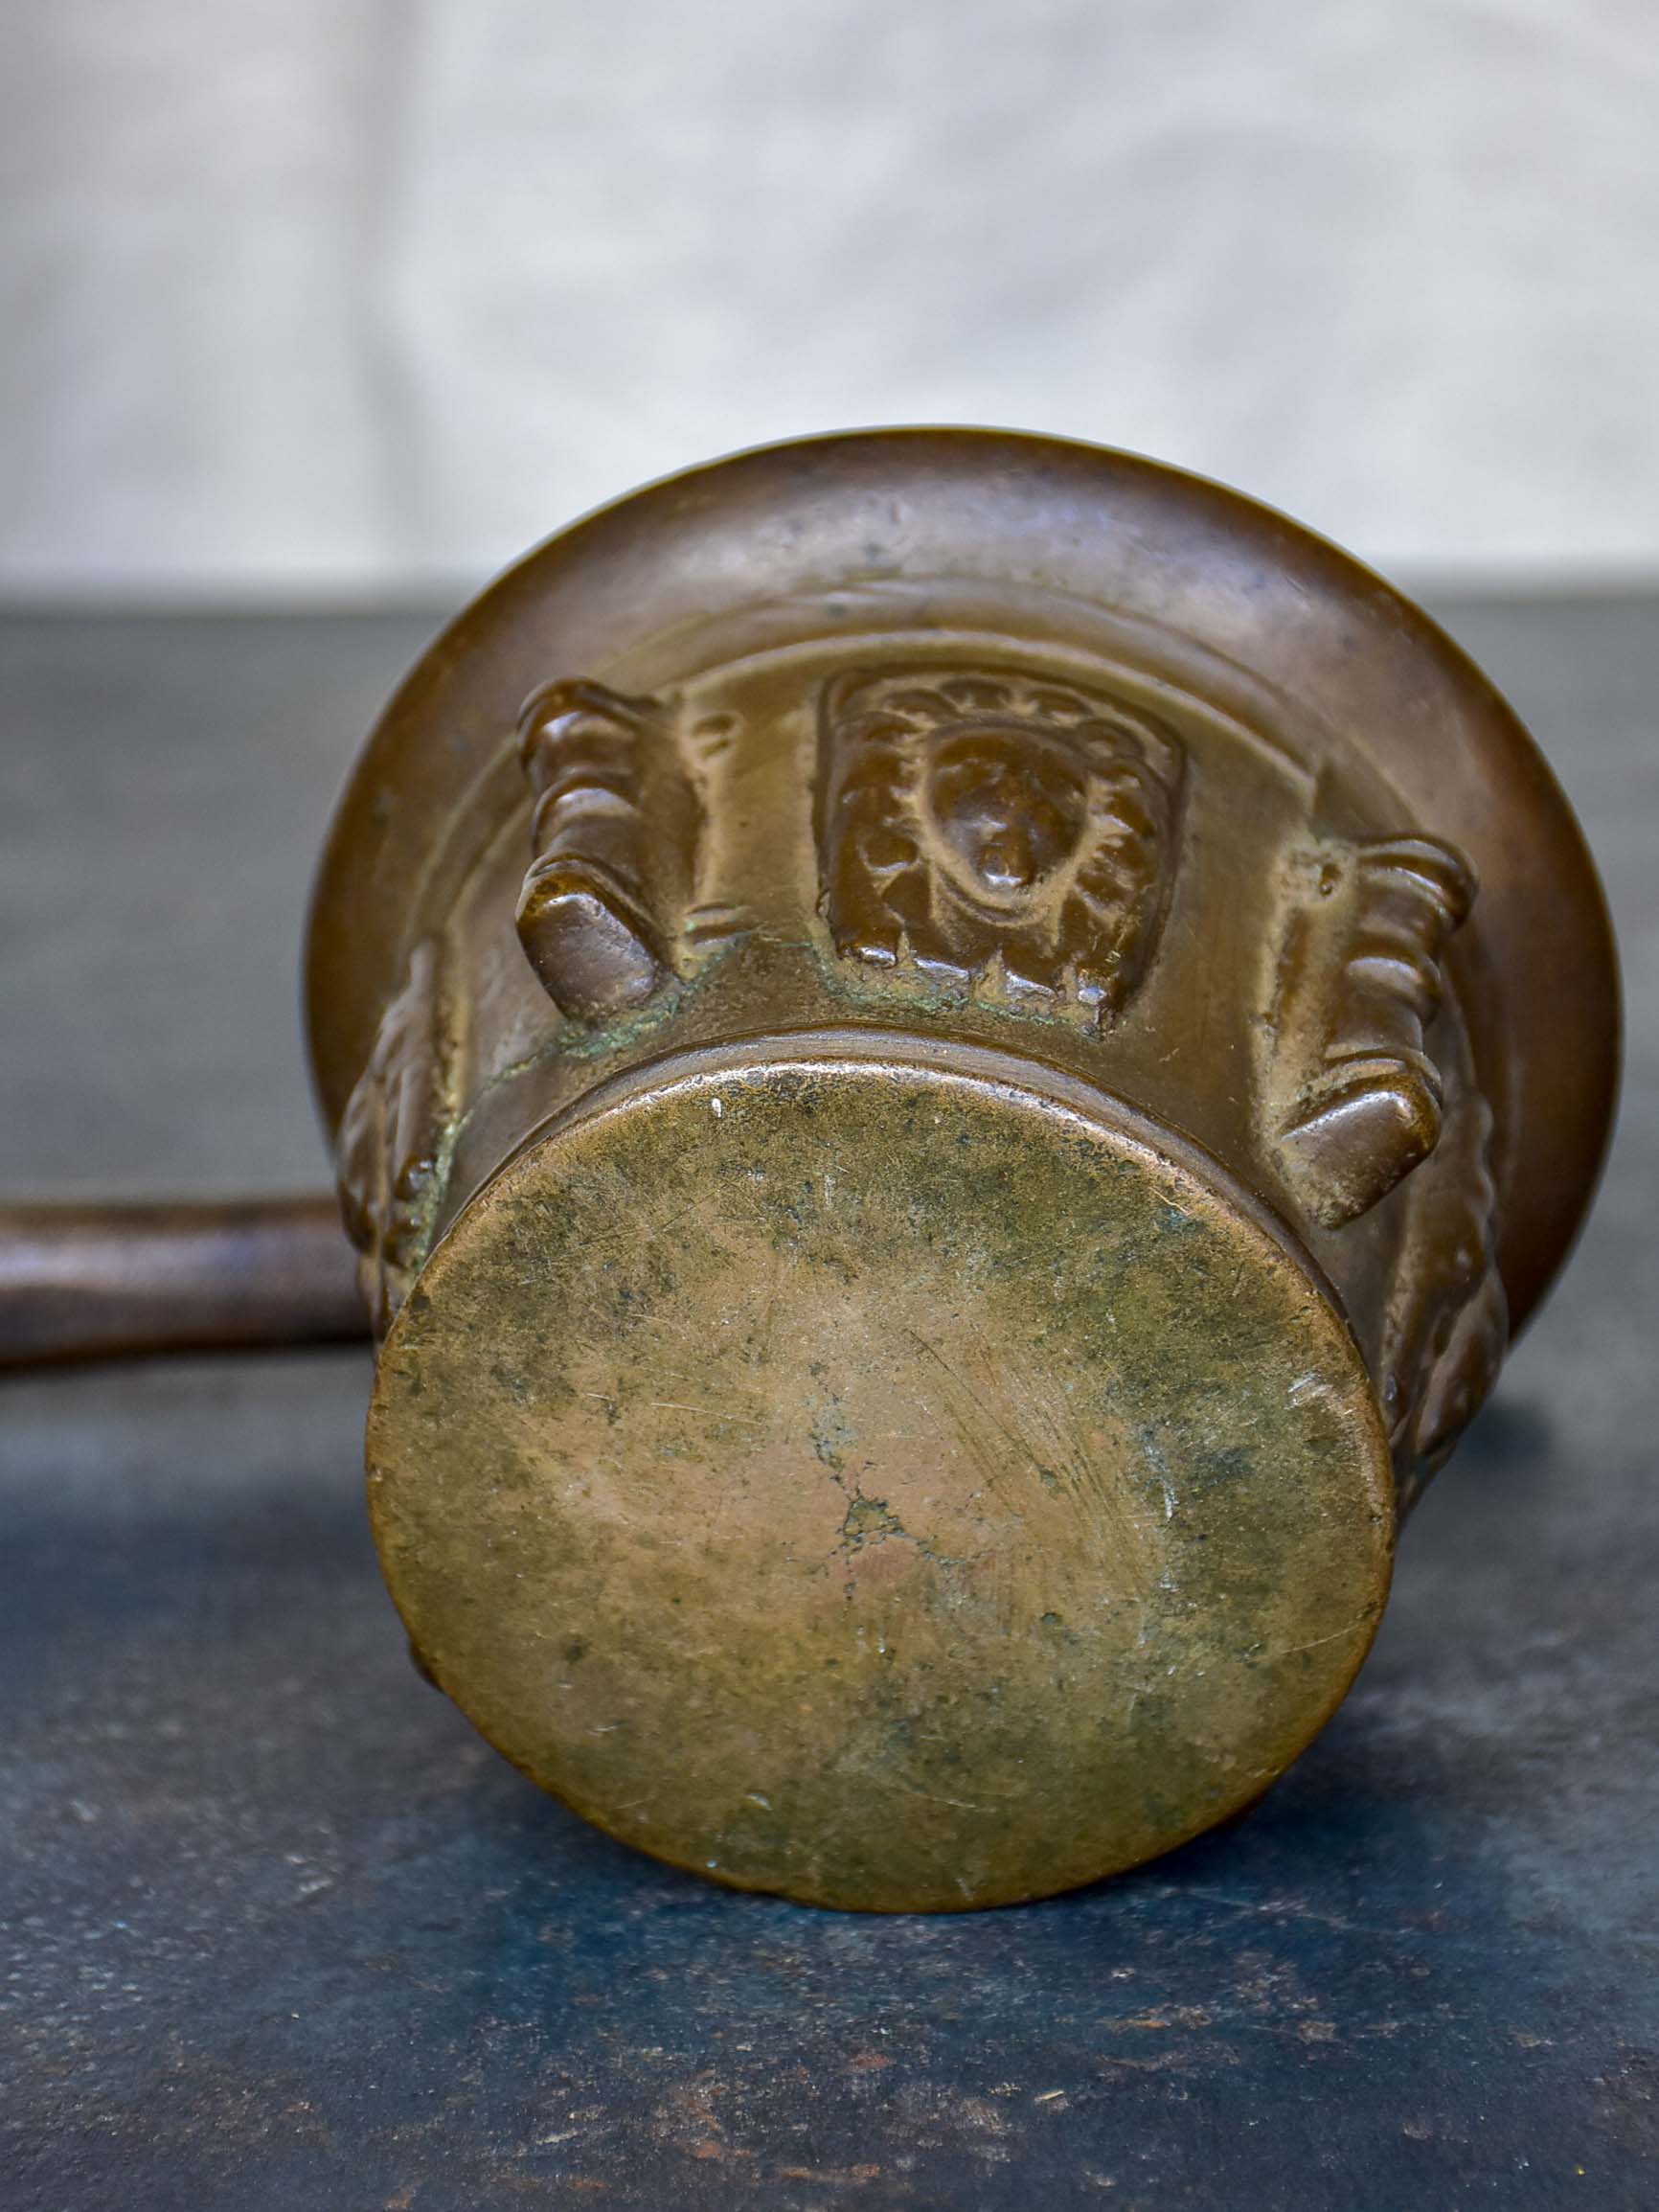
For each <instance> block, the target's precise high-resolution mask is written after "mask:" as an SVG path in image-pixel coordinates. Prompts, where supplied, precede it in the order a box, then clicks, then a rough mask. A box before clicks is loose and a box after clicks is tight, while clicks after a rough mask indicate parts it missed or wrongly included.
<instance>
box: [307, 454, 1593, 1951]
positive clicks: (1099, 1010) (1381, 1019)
mask: <svg viewBox="0 0 1659 2212" xmlns="http://www.w3.org/2000/svg"><path fill="white" fill-rule="evenodd" d="M308 996H309V1020H310V1031H311V1043H312V1054H313V1060H314V1066H315V1072H316V1080H317V1085H318V1089H319V1093H320V1096H321V1100H322V1104H323V1108H324V1111H325V1114H326V1116H327V1119H328V1122H329V1126H330V1130H331V1131H333V1132H334V1134H335V1137H336V1141H337V1145H338V1159H339V1168H340V1177H341V1189H342V1194H343V1197H344V1203H345V1208H346V1215H347V1220H348V1223H349V1226H350V1228H351V1231H352V1237H353V1240H354V1241H355V1243H356V1244H357V1246H358V1248H359V1251H360V1254H361V1266H362V1275H363V1280H364V1283H365V1286H366V1288H367V1290H368V1293H369V1296H370V1300H371V1303H372V1306H373V1309H374V1311H375V1317H376V1323H377V1327H378V1329H379V1330H380V1331H381V1332H382V1334H383V1342H382V1345H381V1349H380V1353H379V1361H378V1369H377V1377H376V1381H375V1392H374V1401H373V1406H372V1410H371V1413H370V1418H369V1432H368V1464H369V1487H370V1499H371V1506H372V1512H373V1518H374V1526H375V1537H376V1540H377V1542H378V1545H379V1548H380V1555H381V1559H382V1562H383V1564H384V1567H385V1572H386V1577H387V1581H388V1583H389V1585H390V1587H391V1590H392V1594H393V1597H394V1598H395V1600H396V1602H397V1604H398V1608H399V1610H400V1612H401V1613H402V1616H403V1619H404V1621H405V1622H406V1624H407V1626H408V1629H409V1633H410V1636H411V1638H412V1640H413V1644H414V1648H415V1651H416V1653H417V1655H418V1657H419V1659H420V1664H421V1665H422V1666H423V1667H424V1668H425V1669H426V1670H427V1671H428V1672H429V1673H430V1674H431V1676H433V1678H434V1679H435V1680H436V1681H437V1682H438V1683H439V1684H440V1685H441V1686H442V1687H443V1689H444V1690H445V1691H447V1692H448V1694H449V1695H450V1696H451V1697H452V1698H453V1699H455V1700H456V1702H457V1703H458V1704H459V1705H460V1706H461V1707H462V1709H463V1711H464V1712H466V1715H467V1716H468V1717H469V1719H470V1720H471V1721H472V1722H474V1723H475V1724H476V1726H477V1727H478V1728H479V1729H480V1730H481V1731H482V1732H483V1733H484V1735H485V1736H487V1737H488V1738H489V1741H490V1742H491V1743H492V1744H494V1745H496V1746H497V1747H498V1748H499V1749H500V1750H502V1751H503V1752H505V1753H506V1755H507V1756H508V1757H509V1758H510V1759H511V1760H512V1761H513V1762H514V1763H515V1764H516V1765H517V1766H519V1767H521V1768H523V1770H524V1771H525V1772H526V1773H527V1774H529V1775H531V1776H532V1777H533V1778H534V1780H535V1781H536V1782H538V1783H540V1784H541V1785H542V1786H543V1787H545V1788H546V1789H549V1790H553V1791H554V1792H556V1793H557V1795H558V1796H559V1797H561V1798H563V1799H564V1800H565V1801H566V1802H567V1803H569V1804H570V1805H572V1806H574V1807H576V1808H577V1809H578V1810H579V1811H580V1812H581V1813H585V1814H586V1815H587V1816H588V1817H589V1818H590V1819H593V1820H595V1821H597V1822H598V1823H600V1824H601V1825H602V1827H604V1828H605V1829H607V1830H609V1831H610V1833H612V1834H613V1835H615V1836H620V1837H622V1838H624V1839H625V1840H626V1841H627V1842H630V1843H633V1844H636V1845H638V1846H639V1847H640V1848H642V1849H644V1850H646V1851H648V1852H651V1853H654V1854H655V1855H657V1856H658V1857H659V1858H662V1859H668V1860H670V1861H672V1862H674V1863H676V1864H678V1865H681V1866H686V1867H691V1868H694V1869H696V1870H697V1871H699V1872H702V1873H706V1874H709V1875H711V1876H713V1877H714V1878H716V1880H718V1881H725V1882H730V1883H734V1884H736V1885H738V1886H739V1887H743V1888H754V1889H762V1890H772V1891H778V1892H781V1893H783V1894H784V1895H786V1896H789V1897H793V1898H797V1899H801V1900H805V1901H807V1902H811V1903H814V1904H829V1905H842V1906H861V1907H871V1908H878V1909H887V1910H912V1909H960V1908H964V1907H968V1906H977V1905H987V1904H1001V1903H1007V1902H1010V1901H1013V1900H1018V1899H1026V1898H1033V1897H1039V1896H1043V1895H1045V1894H1048V1893H1051V1892H1054V1891H1057V1890H1061V1889H1065V1888H1067V1887H1070V1886H1072V1885H1074V1884H1077V1883H1080V1882H1085V1881H1090V1880H1092V1879H1094V1878H1096V1877H1098V1876H1102V1875H1105V1874H1110V1873H1112V1872H1114V1871H1115V1870H1118V1869H1121V1868H1124V1867H1127V1866H1131V1865H1133V1864H1135V1863H1137V1862H1138V1861H1140V1860H1143V1859H1148V1858H1149V1857H1151V1856H1152V1855H1154V1854H1155V1853H1158V1852H1161V1851H1165V1850H1168V1849H1169V1848H1170V1847H1171V1846H1172V1845H1174V1844H1177V1843H1179V1842H1181V1841H1182V1840H1184V1839H1185V1838H1187V1837H1190V1836H1194V1835H1196V1834H1197V1833H1198V1832H1199V1831H1201V1830H1203V1829H1205V1828H1207V1827H1209V1826H1210V1825H1212V1824H1213V1823H1214V1822H1216V1821H1218V1820H1221V1819H1224V1818H1225V1817H1227V1816H1228V1815H1229V1814H1231V1813H1236V1812H1238V1811H1239V1810H1240V1809H1242V1808H1243V1807H1245V1806H1247V1805H1248V1804H1250V1803H1251V1801H1252V1800H1254V1799H1255V1798H1256V1797H1258V1796H1259V1795H1260V1794H1261V1792H1262V1791H1263V1790H1265V1789H1266V1788H1267V1787H1268V1786H1269V1785H1270V1784H1271V1783H1272V1782H1273V1780H1274V1779H1275V1777H1276V1776H1277V1775H1279V1774H1280V1773H1281V1772H1282V1771H1283V1770H1284V1767H1286V1766H1287V1765H1288V1764H1289V1763H1290V1762H1291V1761H1292V1760H1293V1759H1295V1758H1296V1756H1297V1755H1298V1753H1299V1752H1301V1751H1302V1750H1303V1749H1304V1747H1305V1746H1306V1745H1307V1744H1308V1742H1309V1741H1310V1740H1311V1738H1312V1737H1313V1735H1314V1734H1315V1733H1316V1732H1317V1730H1318V1729H1319V1728H1320V1726H1321V1725H1322V1724H1323V1723H1324V1722H1325V1721H1326V1720H1327V1719H1328V1718H1329V1715H1330V1713H1331V1712H1332V1710H1333V1709H1334V1707H1335V1706H1336V1704H1337V1703H1338V1701H1339V1700H1340V1699H1341V1698H1342V1696H1343V1694H1344V1692H1345V1691H1346V1689H1347V1688H1348V1686H1349V1684H1350V1682H1351V1681H1352V1678H1353V1676H1354V1673H1355V1671H1356V1669H1357V1668H1358V1667H1359V1665H1360V1662H1361V1661H1362V1659H1363V1658H1364V1656H1365V1653H1366V1651H1367V1648H1368V1647H1369V1645H1370V1643H1371V1640H1372V1637H1373V1635H1374V1634H1375V1630H1376V1626H1377V1623H1378V1621H1379V1619H1380V1617H1381V1613H1382V1608H1383V1604H1384V1601H1385V1598H1386V1595H1387V1591H1388V1584H1389V1575H1390V1569H1391V1565H1392V1562H1393V1556H1394V1546H1395V1538H1396V1532H1397V1529H1398V1523H1399V1520H1400V1517H1401V1516H1402V1515H1403V1514H1404V1513H1405V1512H1406V1511H1407V1510H1408V1509H1409V1507H1410V1505H1411V1503H1412V1500H1413V1499H1414V1497H1415V1496H1416V1495H1417V1494H1418V1492H1419V1491H1420V1487H1421V1485H1422V1483H1423V1482H1424V1481H1425V1480H1426V1478H1427V1477H1428V1475H1429V1474H1430V1473H1431V1472H1432V1471H1434V1470H1435V1469H1436V1468H1437V1467H1438V1466H1439V1465H1440V1463H1441V1462H1442V1460H1443V1458H1444V1457H1445V1455H1446V1453H1447V1452H1448V1450H1449V1449H1450V1448H1451V1446H1452V1444H1453V1443H1454V1441H1455V1439H1456V1437H1457V1435H1458V1433H1459V1431H1460V1430H1461V1429H1462V1428H1463V1426H1464V1425H1465V1424H1466V1422H1467V1421H1468V1419H1469V1417H1470V1415H1471V1414H1472V1413H1473V1412H1474V1410H1475V1409H1476V1407H1477V1406H1478V1405H1479V1404H1480V1403H1481V1402H1482V1400H1483V1399H1484V1398H1485V1396H1486V1395H1487V1393H1488V1391H1489V1389H1490V1387H1491V1384H1492V1382H1493V1380H1494V1378H1495V1377H1496V1374H1497V1371H1498V1367H1499V1364H1500V1362H1501V1360H1502V1358H1503V1356H1504V1351H1505V1346H1506V1343H1507V1341H1508V1338H1509V1336H1510V1334H1511V1333H1512V1332H1513V1331H1514V1330H1515V1329H1516V1328H1517V1327H1519V1325H1520V1324H1521V1323H1522V1322H1524V1320H1525V1319H1526V1317H1527V1315H1528V1314H1529V1312H1530V1311H1532V1309H1533V1307H1534V1304H1535V1303H1536V1301H1537V1299H1538V1297H1539V1295H1540V1293H1541V1292H1542V1290H1543V1289H1544V1288H1545V1286H1546V1285H1547V1284H1548V1282H1549V1281H1550V1279H1551V1277H1552V1276H1553V1275H1554V1273H1555V1271H1556V1269H1557V1266H1558V1265H1559V1263H1560V1261H1561V1259H1562V1257H1563V1255H1564V1253H1565V1251H1566V1249H1567V1246H1568V1244H1569V1243H1570V1242H1571V1239H1572V1237H1573V1235H1574V1233H1575V1230H1576V1228H1577V1225H1578V1223H1579V1220H1580V1217H1581V1215H1582V1213H1583V1210H1584V1207H1585V1205H1586V1203H1587V1200H1588V1197H1589V1194H1590V1191H1591V1188H1592V1185H1593V1183H1594V1180H1595V1177H1596V1174H1597V1169H1598V1166H1599V1163H1600V1160H1601V1157H1602V1149H1603V1145H1604V1142H1605V1138H1606V1133H1607V1128H1608V1122H1609V1116H1610V1111H1611V1106H1612V1100H1613V1093H1614V1085H1615V1070H1616V1031H1617V1002H1616V983H1615V974H1614V961H1613V951H1612V945H1611V939H1610V934H1609V928H1608V923H1607V919H1606V914H1605V910H1604V907H1603V904H1602V897H1601V893H1600V890H1599V887H1598V885H1597V881H1596V878H1595V875H1594V871H1593V869H1592V867H1591V864H1590V861H1589V859H1588V857H1587V855H1586V854H1585V851H1584V847H1583V844H1582V841H1581V839H1580V836H1579V831H1578V828H1577V826H1576V824H1575V823H1574V821H1573V818H1572V816H1571V814H1570V812H1569V810H1568V809H1567V806H1566V803H1565V801H1564V800H1563V798H1562V797H1561V794H1560V792H1559V790H1558V789H1557V786H1556V784H1555V783H1554V781H1553V780H1552V778H1551V776H1550V773H1549V771H1548V769H1547V768H1546V767H1545V765H1544V764H1543V762H1542V760H1541V759H1540V757H1539V755H1538V754H1537V752H1536V751H1535V750H1534V746H1533V744H1532V742H1531V741H1530V740H1529V738H1528V737H1527V735H1526V733H1525V731H1524V730H1523V729H1522V728H1521V726H1520V724H1519V723H1518V722H1517V721H1516V719H1515V718H1514V716H1513V715H1512V714H1511V711H1510V710H1509V708H1508V707H1507V706H1506V705H1505V704H1504V702H1503V700H1502V699H1500V698H1499V697H1498V696H1497V695H1496V694H1495V693H1494V692H1493V690H1492V689H1491V687H1490V686H1489V684H1488V683H1487V682H1486V681H1485V680H1484V678H1483V677H1482V676H1481V675H1480V674H1479V673H1478V672H1477V671H1476V670H1475V669H1474V668H1473V667H1472V666H1471V665H1470V663H1469V662H1468V661H1467V660H1466V658H1465V657H1464V656H1463V654H1462V653H1461V652H1459V651H1458V650H1457V649H1456V648H1455V647H1454V646H1453V645H1452V644H1451V643H1450V642H1449V641H1448V640H1447V639H1446V638H1445V637H1444V636H1443V634H1442V633H1441V632H1440V631H1439V630H1438V629H1437V628H1436V627H1435V626H1434V625H1433V624H1432V623H1431V622H1430V621H1429V620H1428V619H1427V618H1426V617H1425V616H1424V615H1422V614H1421V613H1420V612H1419V611H1418V610H1417V609H1416V608H1415V607H1413V606H1412V605H1411V604H1409V603H1408V602H1407V601H1405V600H1404V599H1402V598H1400V597H1399V596H1398V594H1397V593H1396V592H1394V591H1393V590H1391V589H1390V588H1389V587H1388V586H1387V585H1386V584H1384V583H1382V582H1380V581H1379V580H1378V579H1376V578H1375V577H1374V576H1372V575H1371V574H1369V573H1368V572H1367V571H1366V570H1365V569H1363V568H1362V567H1360V566H1359V565H1358V564H1356V563H1355V562H1354V561H1352V560H1351V559H1348V558H1347V557H1346V556H1345V555H1343V554H1341V553H1339V552H1337V551H1336V550H1335V549H1333V548H1332V547H1331V546H1329V545H1328V544H1326V543H1324V542H1322V541H1321V540H1319V539H1318V538H1315V537H1313V536H1309V535H1308V534H1307V532H1305V531H1303V530H1301V529H1299V528H1297V527H1296V526H1295V525H1294V524H1293V523H1291V522H1288V521H1286V520H1285V519H1284V517H1282V516H1280V515H1278V514H1275V513H1270V512H1268V511H1267V510H1265V509H1263V508H1261V507H1259V506H1256V505H1254V504H1252V503H1251V502H1250V501H1248V500H1246V499H1243V498H1241V497H1239V496H1238V495H1237V494H1235V493H1234V492H1231V491H1228V490H1221V489H1219V488H1218V487H1216V486H1215V485H1213V484H1209V483H1205V482H1202V481H1200V480H1198V479H1195V478H1193V477H1191V476H1186V475H1182V474H1180V473H1177V472H1176V471H1174V470H1171V469H1168V468H1164V467H1158V466H1156V465H1154V464H1152V463H1150V462H1148V461H1144V460H1140V459H1136V458H1133V457H1130V456H1128V455H1125V454H1120V453H1114V452H1108V451H1102V450H1099V449H1096V448H1093V447H1089V446H1083V445H1069V444H1064V443H1059V442H1055V441H1051V440H1045V439H1038V438H1030V437H1020V436H1013V435H1005V434H1002V433H994V432H977V431H960V430H949V431H940V430H900V431H891V432H882V433H873V434H858V435H852V436H846V437H836V438H826V439H820V440H812V441H807V442H805V443H801V444H796V445H784V446H777V447H772V448H769V449H766V450H763V451H759V452H754V453H748V454H743V455H740V456H739V457H737V458H736V459H733V460H729V461H724V462H721V463H718V464H716V465H715V466H713V467H706V468H701V469H696V470H693V471H692V472H691V473H689V474H686V475H683V476H679V477H675V478H673V479H672V480H670V481H669V482H666V483H662V484H657V485H654V486H652V487H650V488H649V489H648V490H644V491H640V492H637V493H635V494H634V495H633V496H632V497H630V498H627V499H625V500H623V501H621V502H620V503H619V504H617V505H616V506H613V507H610V508H607V509H605V510H603V511H602V512H601V513H597V514H594V515H592V516H590V517H588V518H587V519H586V520H584V521H582V522H580V523H579V524H577V525H576V526H575V527H574V528H573V529H571V530H568V531H566V532H565V533H564V534H562V535H561V536H557V537H555V538H553V539H552V540H550V541H549V542H548V543H547V544H545V545H543V546H542V547H540V548H539V549H538V550H537V551H536V552H534V553H533V554H532V555H531V556H530V557H529V558H528V559H526V560H524V561H523V562H522V563H521V564H520V565H519V566H518V567H516V568H514V569H513V570H511V572H510V573H509V574H508V575H507V576H505V577H504V578H502V579H501V580H500V581H499V582H496V583H495V584H494V585H492V586H491V587H490V589H489V590H488V591H487V592H486V593H485V594H484V595H483V597H482V598H481V599H479V600H478V601H477V602H476V603H475V604H473V605H472V606H471V607H469V608H468V609H467V610H466V612H465V613H464V614H463V615H462V616H461V617H460V618H459V619H458V620H457V621H456V622H455V623H454V624H453V625H452V627H450V628H449V629H448V630H447V631H446V632H445V633H444V634H443V636H442V637H441V638H440V639H439V641H438V642H437V644H436V645H434V646H433V648H432V649H431V650H430V651H429V652H428V653H427V654H426V655H425V657H424V658H423V659H422V660H421V661H420V664H419V666H418V667H417V668H416V669H415V671H414V672H413V673H412V674H411V675H410V676H409V678H408V680H407V681H406V683H405V684H404V685H403V687H402V689H401V690H400V691H399V692H398V696H396V698H395V699H394V700H393V701H392V703H391V705H390V706H389V708H388V709H387V711H386V713H385V716H384V717H383V718H382V720H381V721H380V723H379V726H378V727H377V729H376V730H375V734H374V736H373V738H372V739H371V741H370V742H369V745H368V748H367V750H366V752H365V753H364V755H363V757H362V759H361V761H360V763H359V764H358V765H357V768H356V770H355V772H354V774H353V776H352V780H351V783H350V786H349V787H348V789H347V791H346V793H345V796H344V799H343V801H342V803H341V806H340V809H339V812H338V815H337V818H336V820H335V823H334V826H333V830H332V832H331V834H330V839H329V844H328V849H327V852H326V855H325V857H324V861H323V866H322V872H321V877H320V879H319V883H318V887H317V893H316V901H315V906H314V911H313V916H312V922H311V930H310V941H309V954H308Z"/></svg>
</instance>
